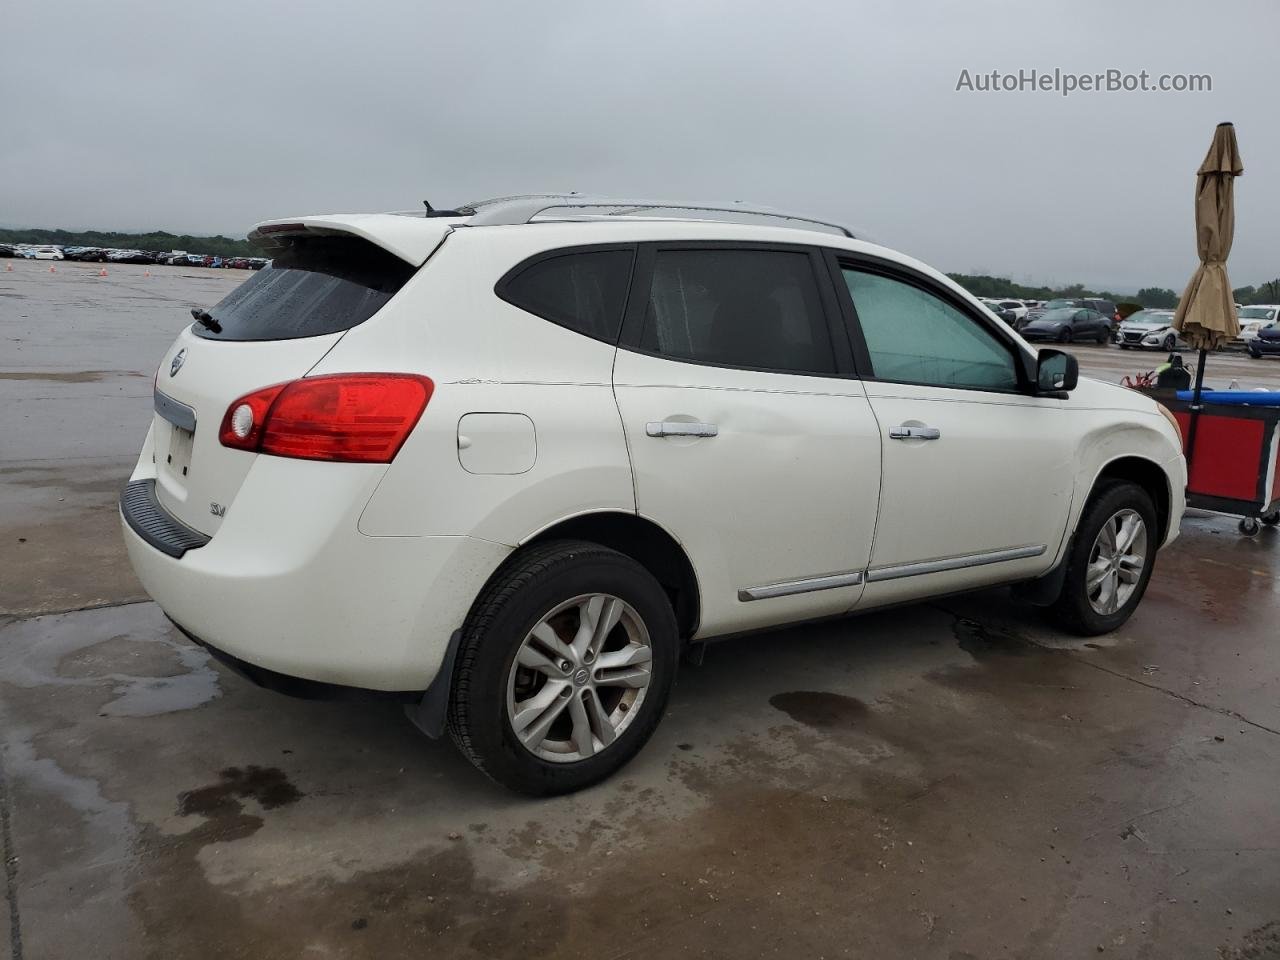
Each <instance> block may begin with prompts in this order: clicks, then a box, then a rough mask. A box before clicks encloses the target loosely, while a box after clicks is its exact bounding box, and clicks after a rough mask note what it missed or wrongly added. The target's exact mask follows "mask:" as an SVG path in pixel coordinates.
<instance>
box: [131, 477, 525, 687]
mask: <svg viewBox="0 0 1280 960" xmlns="http://www.w3.org/2000/svg"><path fill="white" fill-rule="evenodd" d="M317 466H320V469H316V468H317ZM363 466H364V465H350V464H323V465H317V464H315V463H311V462H308V461H296V460H286V459H283V458H278V457H259V458H258V460H257V461H256V462H255V463H254V465H253V467H252V468H251V469H250V471H249V474H248V476H247V477H246V479H245V482H244V484H243V486H242V487H241V489H240V491H239V493H238V494H237V496H236V500H235V502H234V504H232V505H231V506H230V507H229V508H228V510H227V513H226V517H225V518H224V520H223V522H222V524H221V526H220V527H219V529H218V530H217V532H216V534H215V535H214V536H213V537H212V538H211V539H210V540H209V541H208V542H207V543H206V544H205V545H203V546H200V547H198V548H191V549H188V550H186V552H185V553H184V554H183V555H182V556H181V557H174V556H170V555H168V554H166V553H165V552H163V551H162V550H161V549H159V548H157V547H156V546H153V545H152V544H151V543H149V542H148V541H147V540H146V539H144V538H143V537H142V536H141V535H140V534H139V533H138V532H136V531H135V529H134V528H133V526H131V525H130V523H129V522H128V521H125V520H124V518H123V514H122V523H123V530H124V539H125V546H126V548H127V550H128V553H129V559H130V561H131V563H132V564H133V568H134V570H135V571H136V573H137V575H138V579H139V580H141V581H142V585H143V587H144V588H145V589H146V591H147V593H148V594H150V595H151V597H152V598H153V599H155V601H156V602H157V603H158V604H159V605H160V607H161V609H162V610H164V612H165V613H166V614H167V615H168V616H169V617H170V619H172V620H173V621H174V622H175V623H177V624H180V625H181V629H182V630H183V632H185V633H187V634H188V635H190V636H192V637H198V638H199V642H201V643H202V644H204V645H206V646H208V647H211V648H213V649H214V650H216V651H217V652H218V653H219V654H220V655H222V656H223V657H224V659H226V658H229V659H230V660H232V661H238V662H241V663H242V664H244V665H246V666H247V667H249V668H252V669H251V670H245V669H242V670H241V672H244V673H248V674H250V676H251V678H252V679H255V680H256V681H258V682H263V678H266V679H268V680H269V679H271V677H270V676H269V674H275V675H280V676H282V677H285V678H298V679H302V680H307V681H314V682H315V683H318V684H329V685H335V686H340V687H357V688H363V689H365V690H377V691H421V690H424V689H426V688H427V687H428V686H429V685H430V683H431V681H432V679H433V678H434V677H435V674H436V672H437V670H438V669H439V667H440V664H441V661H442V659H443V658H444V654H445V650H446V647H447V645H448V642H449V636H450V634H451V633H452V632H453V631H454V630H456V629H457V628H458V627H459V626H461V624H462V621H463V619H464V618H465V617H466V614H467V611H468V610H469V609H470V606H471V603H472V601H473V600H474V598H475V597H476V595H477V594H478V593H479V591H480V588H481V586H482V585H483V584H484V582H485V580H487V579H488V577H489V575H490V574H491V573H492V572H493V570H495V569H496V568H497V566H498V564H500V563H501V562H502V560H503V559H504V558H505V557H506V556H507V555H508V554H509V553H510V550H511V548H510V547H508V546H504V545H501V544H496V543H491V542H489V541H486V540H479V539H476V538H473V537H369V536H365V535H364V534H362V533H360V532H359V531H358V530H357V529H356V521H357V518H358V517H359V514H360V511H361V509H363V507H364V504H365V503H366V502H367V501H368V497H369V494H370V493H371V492H372V489H373V486H376V478H375V479H373V480H372V481H371V480H370V475H369V473H368V471H365V470H363V469H361V468H362V467H363ZM334 467H336V468H337V469H333V468H334ZM348 468H354V469H348ZM134 479H135V480H137V479H140V478H139V477H136V476H135V478H134ZM233 665H234V664H233ZM252 670H258V671H267V672H269V674H268V673H260V675H259V676H256V677H255V676H253V674H252ZM264 685H267V686H275V687H279V686H280V684H279V683H265V684H264Z"/></svg>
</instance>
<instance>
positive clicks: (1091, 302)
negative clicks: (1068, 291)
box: [1018, 297, 1120, 330]
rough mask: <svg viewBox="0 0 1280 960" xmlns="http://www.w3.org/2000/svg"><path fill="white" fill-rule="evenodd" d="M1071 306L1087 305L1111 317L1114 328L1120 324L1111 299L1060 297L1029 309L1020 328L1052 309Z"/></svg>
mask: <svg viewBox="0 0 1280 960" xmlns="http://www.w3.org/2000/svg"><path fill="white" fill-rule="evenodd" d="M1069 307H1087V308H1088V309H1090V310H1093V311H1096V312H1097V313H1101V314H1104V315H1105V316H1107V317H1108V318H1110V321H1111V327H1112V330H1114V329H1115V328H1116V327H1118V326H1119V325H1120V313H1119V311H1118V310H1116V305H1115V304H1114V303H1112V302H1111V301H1110V300H1102V299H1099V298H1098V297H1058V298H1056V299H1053V300H1047V301H1045V303H1044V305H1043V306H1039V307H1035V308H1033V309H1030V310H1028V311H1027V315H1026V317H1025V318H1024V319H1023V320H1022V322H1021V324H1019V327H1018V329H1022V327H1023V326H1024V325H1026V324H1027V323H1030V322H1031V321H1032V320H1035V319H1036V318H1037V317H1041V316H1043V315H1044V314H1046V313H1048V312H1049V311H1050V310H1065V309H1067V308H1069Z"/></svg>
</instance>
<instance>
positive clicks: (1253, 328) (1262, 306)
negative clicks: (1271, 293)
mask: <svg viewBox="0 0 1280 960" xmlns="http://www.w3.org/2000/svg"><path fill="white" fill-rule="evenodd" d="M1239 318H1240V339H1241V340H1244V341H1245V342H1248V341H1250V340H1252V339H1253V338H1254V337H1256V336H1257V335H1258V331H1259V330H1261V329H1262V328H1263V327H1266V326H1270V325H1271V324H1273V323H1275V322H1276V320H1277V319H1280V306H1277V305H1276V304H1274V303H1255V304H1254V305H1253V306H1251V307H1241V308H1240V311H1239Z"/></svg>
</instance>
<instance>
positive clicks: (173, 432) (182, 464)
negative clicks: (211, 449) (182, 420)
mask: <svg viewBox="0 0 1280 960" xmlns="http://www.w3.org/2000/svg"><path fill="white" fill-rule="evenodd" d="M168 426H169V431H168V432H169V436H168V443H167V444H165V449H164V450H163V451H157V453H163V458H161V457H157V458H156V459H157V460H160V464H159V466H161V468H162V469H163V470H164V471H165V472H166V473H167V474H169V476H170V477H172V478H173V479H174V480H175V481H177V483H178V485H179V486H185V485H186V483H185V480H186V477H187V474H188V473H190V471H191V449H192V447H194V446H195V439H196V435H195V433H194V431H191V430H184V429H183V428H182V427H176V426H174V425H173V424H169V425H168Z"/></svg>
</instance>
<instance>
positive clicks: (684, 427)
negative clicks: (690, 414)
mask: <svg viewBox="0 0 1280 960" xmlns="http://www.w3.org/2000/svg"><path fill="white" fill-rule="evenodd" d="M644 432H645V433H646V434H648V435H649V436H651V437H714V436H716V435H718V434H719V433H720V428H719V427H717V426H716V425H715V424H714V423H682V422H681V421H679V420H651V421H649V423H647V424H645V428H644Z"/></svg>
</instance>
